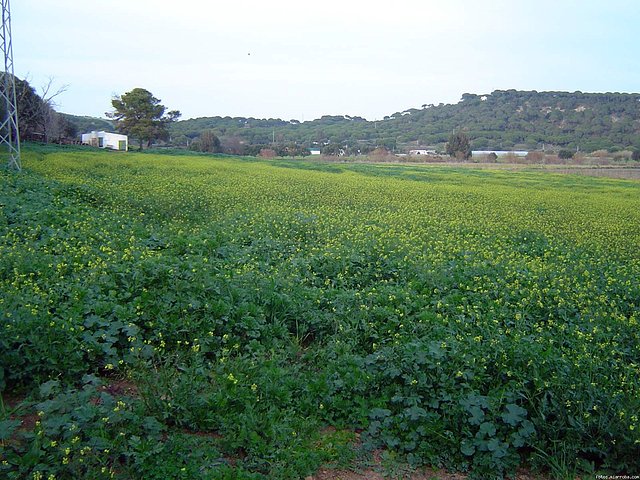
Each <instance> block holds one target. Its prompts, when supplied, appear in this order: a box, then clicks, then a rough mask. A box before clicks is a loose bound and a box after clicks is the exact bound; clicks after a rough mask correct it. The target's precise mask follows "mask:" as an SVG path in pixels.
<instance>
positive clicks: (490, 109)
mask: <svg viewBox="0 0 640 480" xmlns="http://www.w3.org/2000/svg"><path fill="white" fill-rule="evenodd" d="M67 118H68V119H69V120H70V121H72V122H73V123H74V124H76V125H77V128H78V131H79V132H83V131H87V130H90V129H94V130H95V129H108V128H110V127H109V124H108V123H107V121H105V120H100V119H91V118H89V117H74V116H67ZM454 130H464V131H465V132H466V133H467V135H468V136H469V138H470V140H471V145H472V148H473V149H474V150H489V149H500V150H510V149H527V150H532V149H542V148H543V146H544V147H546V148H547V149H550V148H555V149H561V148H565V149H572V150H575V149H579V150H581V151H585V152H591V151H594V150H600V149H606V150H610V151H616V150H622V149H627V148H635V149H640V93H582V92H573V93H569V92H537V91H517V90H496V91H494V92H493V93H491V94H486V95H476V94H471V93H465V94H463V95H462V98H461V100H460V101H459V102H458V103H456V104H442V103H441V104H439V105H426V104H425V105H422V106H421V107H420V108H411V109H408V110H405V111H400V112H396V113H394V114H392V115H388V116H385V117H384V118H383V119H381V120H373V121H368V120H366V119H364V118H362V117H352V116H348V115H326V116H323V117H322V118H319V119H316V120H312V121H306V122H300V121H298V120H281V119H273V118H269V119H256V118H245V117H219V116H218V117H202V118H194V119H188V120H182V121H179V122H175V123H173V124H172V125H171V126H170V133H171V143H172V144H173V145H176V146H187V145H189V144H190V143H191V142H192V140H194V139H196V138H197V137H199V136H200V134H202V133H203V132H205V131H210V132H212V133H214V134H215V135H216V136H217V137H219V138H220V140H221V141H222V148H223V149H224V150H225V151H226V152H228V153H246V154H253V153H256V152H257V151H259V150H260V148H261V147H264V146H271V145H273V144H275V145H277V146H281V147H282V148H284V147H285V146H288V147H287V148H289V149H291V148H292V146H293V145H296V146H301V147H305V148H325V149H333V150H335V149H336V148H337V147H340V148H341V149H344V150H345V151H347V152H351V153H357V152H358V151H361V152H366V151H370V150H372V149H374V148H375V147H378V146H384V147H386V148H389V149H391V150H395V151H403V150H405V151H406V150H408V149H410V148H412V146H413V148H416V146H422V147H431V148H435V149H438V150H440V151H444V145H445V143H446V142H447V140H448V138H449V136H450V134H451V132H452V131H454Z"/></svg>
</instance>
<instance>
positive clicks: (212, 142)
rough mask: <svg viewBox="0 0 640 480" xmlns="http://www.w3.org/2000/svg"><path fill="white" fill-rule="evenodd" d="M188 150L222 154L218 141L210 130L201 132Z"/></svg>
mask: <svg viewBox="0 0 640 480" xmlns="http://www.w3.org/2000/svg"><path fill="white" fill-rule="evenodd" d="M189 148H190V149H191V150H195V151H196V152H207V153H220V152H222V147H221V144H220V139H219V138H218V136H217V135H216V134H215V133H213V131H212V130H205V131H204V132H202V133H201V134H200V136H199V137H198V138H197V139H195V140H194V141H193V142H192V143H191V146H190V147H189Z"/></svg>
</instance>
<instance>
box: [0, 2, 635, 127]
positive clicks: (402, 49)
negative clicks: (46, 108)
mask: <svg viewBox="0 0 640 480" xmlns="http://www.w3.org/2000/svg"><path fill="white" fill-rule="evenodd" d="M11 9H12V11H11V13H12V30H13V53H14V64H15V73H16V75H17V76H18V77H20V78H27V79H28V80H29V82H30V83H31V84H32V85H33V86H34V87H36V88H37V89H39V88H40V87H41V86H42V85H44V84H45V83H46V82H47V80H48V78H50V77H51V78H53V79H54V84H55V86H56V87H60V86H62V85H68V88H67V91H66V92H64V93H63V94H62V95H60V96H59V97H58V98H57V103H58V110H59V111H62V112H66V113H73V114H77V115H91V116H99V117H104V113H105V112H106V111H108V110H110V108H111V98H112V97H113V95H117V94H122V93H125V92H127V91H129V90H131V89H132V88H135V87H142V88H145V89H147V90H149V91H150V92H152V93H153V94H154V95H155V96H156V97H158V98H160V99H161V100H162V103H163V104H164V105H166V106H167V107H168V108H169V109H178V110H180V111H181V112H182V114H183V117H182V118H193V117H203V116H215V115H221V116H226V115H229V116H253V117H258V118H282V119H285V120H289V119H297V120H312V119H314V118H318V117H320V116H322V115H343V114H344V115H359V116H363V117H366V118H368V119H377V118H382V117H383V116H385V115H390V114H393V113H395V112H398V111H402V110H405V109H408V108H420V107H421V105H423V104H428V103H435V104H438V103H441V102H442V103H455V102H457V101H458V100H459V99H460V97H461V96H462V94H463V93H477V94H483V93H490V92H491V91H493V90H496V89H502V90H505V89H511V88H514V89H518V90H538V91H545V90H565V91H576V90H580V91H583V92H607V91H609V92H639V91H640V51H639V50H640V48H639V47H640V2H638V0H606V1H603V0H442V1H436V0H419V1H417V0H416V1H414V0H394V1H388V0H380V1H375V0H368V1H352V0H323V1H317V2H308V1H304V0H270V1H267V0H225V1H214V0H207V1H205V0H201V1H199V0H180V1H176V2H171V1H168V0H103V1H87V0H13V1H12V2H11Z"/></svg>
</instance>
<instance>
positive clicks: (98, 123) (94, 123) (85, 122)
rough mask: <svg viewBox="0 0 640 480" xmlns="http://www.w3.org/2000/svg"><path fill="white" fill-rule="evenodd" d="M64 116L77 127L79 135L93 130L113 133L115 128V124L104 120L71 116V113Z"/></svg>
mask: <svg viewBox="0 0 640 480" xmlns="http://www.w3.org/2000/svg"><path fill="white" fill-rule="evenodd" d="M62 116H63V117H64V118H65V119H66V120H67V121H68V122H70V123H71V124H73V125H74V126H75V127H76V129H77V131H78V134H82V133H88V132H91V131H93V130H98V131H100V130H106V131H112V130H113V128H114V127H113V122H112V121H111V120H107V119H104V118H95V117H87V116H81V115H71V114H69V113H63V114H62Z"/></svg>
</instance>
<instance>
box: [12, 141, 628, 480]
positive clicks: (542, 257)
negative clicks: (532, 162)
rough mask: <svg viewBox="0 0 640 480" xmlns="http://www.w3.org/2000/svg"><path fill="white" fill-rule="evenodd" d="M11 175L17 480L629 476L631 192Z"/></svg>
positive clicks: (348, 174)
mask: <svg viewBox="0 0 640 480" xmlns="http://www.w3.org/2000/svg"><path fill="white" fill-rule="evenodd" d="M23 157H24V159H23V166H24V170H25V171H24V173H22V174H11V173H8V172H1V173H0V175H1V176H2V183H1V184H0V185H1V187H0V188H1V189H0V203H1V204H2V216H1V217H0V252H1V255H0V271H1V272H2V275H1V276H0V279H1V287H2V288H0V292H1V293H0V304H1V305H2V308H1V309H0V310H1V311H2V312H3V314H2V315H3V316H2V325H1V328H2V329H3V335H2V336H0V389H1V390H2V391H3V395H7V394H10V396H15V394H16V392H20V391H21V392H22V394H23V396H24V401H23V402H22V403H21V404H20V405H19V406H18V407H16V408H17V410H15V411H13V410H11V409H6V408H3V411H2V417H0V442H1V443H0V473H1V474H2V475H3V476H4V477H6V478H49V477H51V476H53V477H51V478H54V477H55V478H207V479H219V478H220V479H221V478H303V477H305V476H306V475H310V474H313V473H314V472H315V471H317V469H318V468H319V467H320V466H321V465H326V464H329V465H332V464H333V465H342V466H344V465H348V464H349V463H350V462H354V461H355V460H356V459H357V457H358V456H360V455H365V454H366V452H367V451H374V450H375V451H379V450H382V451H384V452H386V453H385V458H393V459H394V461H397V462H400V463H404V464H405V465H409V466H410V467H420V466H425V465H427V466H435V467H446V468H448V469H451V470H456V471H466V472H470V475H471V476H472V477H473V476H475V477H476V478H503V477H504V476H505V475H509V474H511V473H512V472H514V471H515V470H516V469H517V468H518V467H522V466H527V467H528V468H530V469H533V470H539V471H543V472H544V471H551V472H556V473H557V472H560V473H559V474H563V475H570V474H569V473H567V472H572V473H576V474H584V473H585V472H586V473H594V472H605V473H612V472H613V473H626V474H633V473H638V470H637V462H636V459H637V458H638V456H639V454H640V436H639V435H640V434H639V431H640V425H639V424H638V418H637V415H638V413H637V412H638V411H640V400H638V399H639V398H640V395H639V394H640V380H638V379H639V378H640V376H639V375H638V374H639V373H640V371H639V370H640V368H639V367H638V365H639V356H640V355H639V354H640V346H639V345H640V342H639V340H640V339H639V338H638V337H639V333H638V332H639V329H638V302H639V299H640V286H639V282H638V281H637V280H638V278H640V255H639V253H638V248H637V247H638V245H639V244H640V184H638V183H637V182H632V181H623V180H608V179H601V178H586V177H578V176H562V175H553V174H549V173H544V172H535V171H517V172H512V171H493V170H486V169H482V170H475V169H470V168H468V167H465V168H456V167H452V166H425V167H422V166H398V165H363V164H327V163H314V162H299V161H284V160H276V161H256V160H253V159H232V158H220V157H206V156H172V155H169V154H163V155H157V154H153V153H149V154H135V153H128V154H122V153H108V152H92V151H87V150H84V149H66V150H60V149H55V148H32V149H29V148H26V149H25V150H24V155H23ZM122 379H126V381H127V382H129V383H130V384H131V385H132V388H131V389H130V391H129V392H122V391H118V392H116V391H114V389H113V384H114V382H115V381H116V380H118V381H121V380H122ZM28 414H31V415H39V416H38V421H37V422H36V423H35V424H34V425H33V426H32V427H31V428H27V429H25V428H23V427H21V426H20V424H19V419H20V418H22V416H23V415H28ZM355 432H358V433H359V438H360V441H359V442H355ZM562 472H565V473H562Z"/></svg>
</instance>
